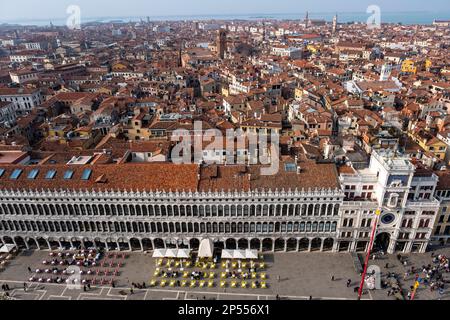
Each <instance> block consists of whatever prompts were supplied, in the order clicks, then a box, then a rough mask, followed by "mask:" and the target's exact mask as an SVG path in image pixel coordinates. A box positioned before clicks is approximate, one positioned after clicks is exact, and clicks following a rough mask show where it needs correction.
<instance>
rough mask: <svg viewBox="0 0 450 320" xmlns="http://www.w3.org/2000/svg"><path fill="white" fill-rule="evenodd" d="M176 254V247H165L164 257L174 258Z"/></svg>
mask: <svg viewBox="0 0 450 320" xmlns="http://www.w3.org/2000/svg"><path fill="white" fill-rule="evenodd" d="M177 255H178V249H167V251H166V258H176V257H177Z"/></svg>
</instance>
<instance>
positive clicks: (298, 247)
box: [295, 239, 300, 252]
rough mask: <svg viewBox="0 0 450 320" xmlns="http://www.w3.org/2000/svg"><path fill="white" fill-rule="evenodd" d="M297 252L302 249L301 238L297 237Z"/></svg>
mask: <svg viewBox="0 0 450 320" xmlns="http://www.w3.org/2000/svg"><path fill="white" fill-rule="evenodd" d="M295 251H296V252H299V251H300V239H297V248H296V249H295Z"/></svg>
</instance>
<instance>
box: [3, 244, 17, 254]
mask: <svg viewBox="0 0 450 320" xmlns="http://www.w3.org/2000/svg"><path fill="white" fill-rule="evenodd" d="M15 247H16V245H14V244H5V245H3V246H2V247H1V248H0V252H1V253H10V252H11V251H13V249H14V248H15Z"/></svg>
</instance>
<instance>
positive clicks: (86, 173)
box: [81, 169, 92, 180]
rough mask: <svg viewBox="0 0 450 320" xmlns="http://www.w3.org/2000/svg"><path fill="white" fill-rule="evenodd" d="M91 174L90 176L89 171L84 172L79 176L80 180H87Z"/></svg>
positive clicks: (90, 171)
mask: <svg viewBox="0 0 450 320" xmlns="http://www.w3.org/2000/svg"><path fill="white" fill-rule="evenodd" d="M91 174H92V170H91V169H86V170H84V171H83V174H82V175H81V180H89V178H90V177H91Z"/></svg>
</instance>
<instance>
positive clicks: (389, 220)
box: [381, 212, 396, 226]
mask: <svg viewBox="0 0 450 320" xmlns="http://www.w3.org/2000/svg"><path fill="white" fill-rule="evenodd" d="M395 220H396V216H395V215H394V214H393V213H390V212H388V213H384V214H383V215H382V216H381V223H382V224H383V225H385V226H388V225H391V224H393V223H394V222H395Z"/></svg>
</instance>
